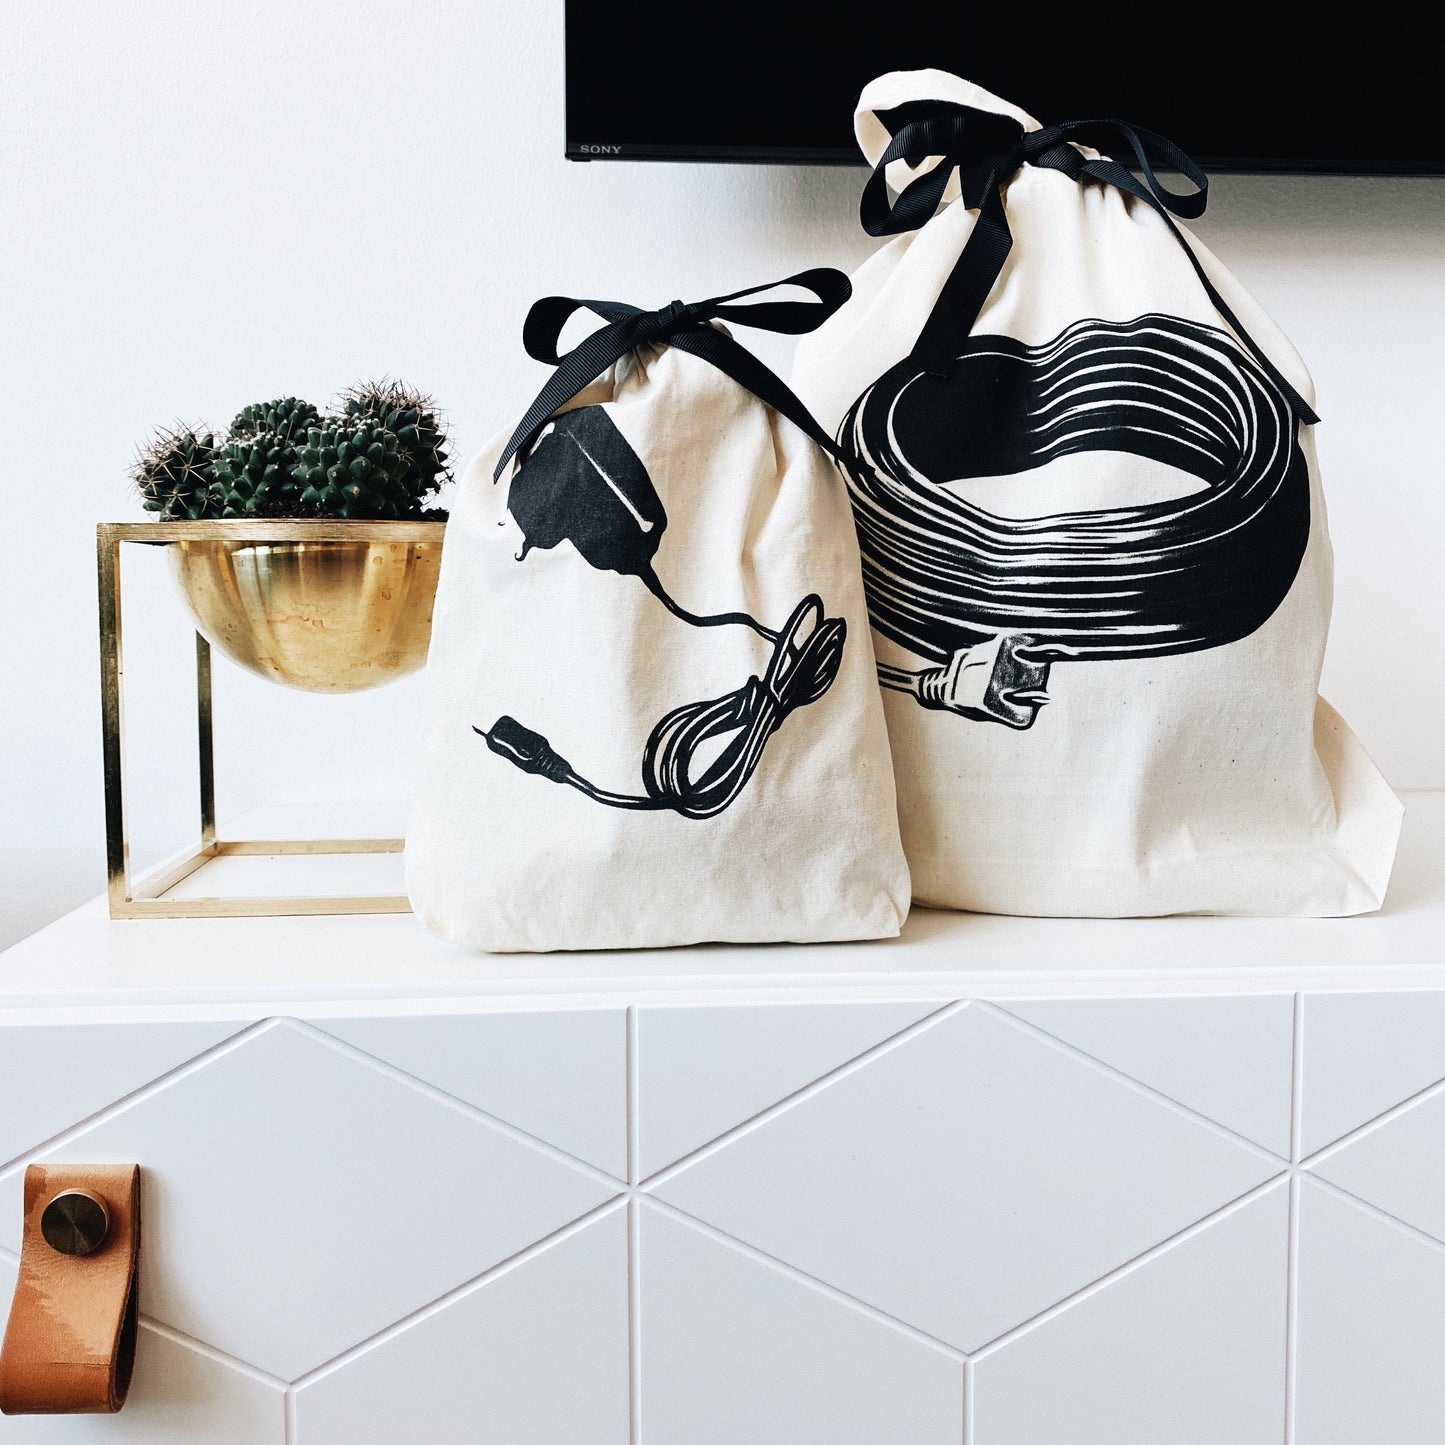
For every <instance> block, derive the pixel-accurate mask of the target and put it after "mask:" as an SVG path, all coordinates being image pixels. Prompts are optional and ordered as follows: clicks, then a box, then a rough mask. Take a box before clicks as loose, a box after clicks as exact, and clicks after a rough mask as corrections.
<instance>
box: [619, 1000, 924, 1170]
mask: <svg viewBox="0 0 1445 1445" xmlns="http://www.w3.org/2000/svg"><path fill="white" fill-rule="evenodd" d="M937 1008H938V1005H937V1004H936V1003H924V1004H918V1003H856V1004H854V1003H843V1004H762V1005H757V1006H747V1005H744V1006H729V1007H725V1008H719V1007H716V1006H714V1007H710V1008H642V1009H639V1010H638V1011H637V1049H638V1071H639V1076H640V1079H641V1111H640V1127H639V1145H638V1148H639V1154H640V1162H641V1173H642V1177H643V1178H646V1177H647V1176H648V1175H649V1174H654V1173H656V1172H657V1170H659V1169H662V1168H664V1167H665V1166H666V1165H668V1164H671V1163H673V1161H674V1160H677V1159H681V1158H682V1157H683V1155H685V1154H690V1153H691V1152H692V1151H693V1150H694V1149H698V1148H701V1146H702V1145H704V1144H707V1143H709V1142H710V1141H712V1140H713V1139H716V1138H717V1137H718V1135H720V1134H725V1133H726V1132H727V1131H728V1130H729V1129H732V1128H734V1127H736V1126H737V1125H738V1124H741V1123H742V1122H743V1121H744V1120H746V1119H751V1118H752V1117H753V1115H754V1114H757V1113H760V1112H761V1111H762V1110H764V1109H766V1108H768V1107H769V1106H770V1105H772V1104H776V1103H777V1102H778V1101H779V1100H780V1099H785V1098H787V1096H788V1095H789V1094H791V1093H793V1092H794V1091H795V1090H797V1089H801V1088H802V1087H803V1086H804V1085H805V1084H811V1083H812V1082H813V1080H814V1079H817V1078H820V1077H821V1076H822V1075H823V1074H826V1073H828V1072H829V1071H830V1070H832V1069H836V1068H837V1067H838V1066H839V1065H841V1064H846V1063H847V1062H848V1061H849V1060H850V1059H855V1058H857V1057H858V1055H859V1054H861V1053H863V1052H865V1051H866V1050H868V1049H871V1048H872V1047H874V1045H876V1044H879V1043H882V1042H883V1040H884V1039H887V1038H890V1037H892V1035H894V1034H896V1033H898V1032H899V1031H900V1030H901V1029H905V1028H907V1027H908V1025H909V1024H912V1023H916V1022H917V1021H918V1020H919V1019H922V1018H926V1017H927V1016H928V1015H929V1014H931V1013H933V1012H934V1011H935V1010H936V1009H937Z"/></svg>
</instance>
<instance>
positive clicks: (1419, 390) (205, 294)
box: [0, 0, 1445, 944]
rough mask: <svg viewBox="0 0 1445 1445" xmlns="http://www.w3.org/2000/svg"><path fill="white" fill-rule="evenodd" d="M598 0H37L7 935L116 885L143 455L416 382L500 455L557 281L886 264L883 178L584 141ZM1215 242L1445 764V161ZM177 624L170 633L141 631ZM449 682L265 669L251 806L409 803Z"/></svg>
mask: <svg viewBox="0 0 1445 1445" xmlns="http://www.w3.org/2000/svg"><path fill="white" fill-rule="evenodd" d="M561 10H562V6H561V4H560V0H546V3H535V0H531V3H529V0H411V3H406V4H402V5H396V4H391V5H379V4H371V3H365V4H362V3H355V4H347V3H344V0H251V3H248V4H245V5H238V4H226V5H214V6H205V5H197V4H195V3H194V0H130V3H127V4H123V5H117V4H114V3H112V0H106V3H96V0H11V3H10V4H9V6H8V7H7V11H6V23H5V27H4V29H5V38H4V44H3V47H0V397H3V398H5V400H4V403H3V410H0V416H3V427H4V438H5V440H4V444H3V447H0V477H3V485H4V496H3V503H4V520H3V521H0V679H3V681H0V944H3V943H6V942H8V941H10V940H12V939H14V938H16V937H18V936H20V935H21V934H22V933H24V932H26V931H28V930H30V929H32V928H34V927H36V926H38V925H39V924H41V923H43V922H45V921H46V920H47V919H49V918H52V917H54V916H55V915H56V914H58V913H60V912H61V911H62V910H64V909H65V908H67V907H69V906H71V905H72V904H74V903H76V902H78V901H80V900H81V899H83V898H84V897H86V896H87V895H88V894H90V893H93V892H95V891H96V890H97V889H98V888H99V887H100V885H101V883H102V881H103V879H102V872H103V870H102V839H101V812H100V789H101V777H100V762H99V746H98V722H97V685H96V650H95V588H94V570H93V569H94V562H93V528H94V524H95V522H96V521H98V520H101V519H115V518H121V517H129V516H133V515H134V516H139V515H140V513H139V512H138V510H137V504H136V503H135V502H134V501H133V499H132V497H131V496H130V494H129V492H128V490H127V483H126V480H125V470H126V466H127V463H128V461H129V459H130V456H131V452H132V450H133V447H134V444H135V442H136V441H137V440H138V439H139V438H141V437H142V436H144V435H145V434H146V432H147V431H148V430H149V429H150V427H151V426H152V425H153V424H155V423H157V422H163V421H167V420H169V419H171V418H174V417H184V418H209V419H210V420H212V421H214V422H217V423H224V421H225V420H226V419H227V418H228V417H229V416H230V415H231V414H232V412H233V411H234V410H236V409H237V408H238V407H239V406H240V405H241V404H243V403H245V402H247V401H250V400H253V399H257V398H261V397H266V396H272V395H278V394H283V393H290V392H294V393H298V394H300V395H303V396H308V397H311V398H313V399H315V400H317V401H324V400H325V399H326V398H327V397H328V396H329V395H330V394H331V393H332V392H333V391H335V390H336V389H337V388H339V387H341V386H343V385H345V384H346V383H348V382H351V381H353V380H356V379H358V378H362V377H366V376H372V375H377V374H381V373H392V374H394V375H400V376H402V377H404V378H406V379H408V380H410V381H413V382H415V383H417V384H419V385H421V386H424V387H426V388H429V389H430V390H432V391H434V392H435V393H436V395H437V396H438V397H439V398H440V399H441V400H442V401H443V402H444V404H445V405H446V407H447V408H448V409H449V411H450V415H451V419H452V423H453V429H454V435H455V440H456V445H457V450H458V452H459V453H460V454H461V455H462V456H463V457H465V455H466V454H467V453H469V452H471V451H473V450H475V449H477V448H478V447H479V446H480V445H481V444H482V442H483V441H484V440H485V439H486V437H487V436H488V435H490V434H491V433H492V432H493V431H495V430H497V429H499V428H500V427H501V426H503V425H504V424H506V423H509V422H510V421H511V420H513V419H515V417H516V416H517V415H518V413H519V411H520V410H521V409H522V408H523V407H524V406H525V404H526V403H527V401H528V400H529V399H530V396H531V393H532V392H533V391H535V389H536V387H537V386H538V385H539V384H540V381H541V379H542V376H543V374H544V371H543V368H541V367H538V366H535V365H533V364H532V363H530V362H528V361H526V359H525V357H524V356H523V354H522V352H521V348H520V344H519V328H520V325H521V321H522V318H523V316H524V314H525V312H526V309H527V306H528V305H529V303H530V302H531V301H532V300H533V299H534V298H535V297H537V296H539V295H543V294H545V293H548V292H564V293H571V294H582V295H603V296H616V297H619V298H624V299H628V300H635V301H646V302H653V303H656V304H661V303H662V302H665V301H667V300H669V299H671V298H672V297H673V296H682V297H685V298H694V297H698V296H705V295H711V294H715V293H717V292H720V291H724V290H729V289H732V288H734V287H737V286H740V285H744V284H748V283H750V282H754V281H761V280H764V279H769V278H772V277H776V276H781V275H784V274H786V273H787V272H788V271H789V270H792V269H796V268H797V267H799V266H801V265H812V264H818V263H819V262H833V263H835V264H838V265H842V266H844V267H851V266H852V265H854V264H856V263H857V262H858V261H859V260H860V259H861V258H862V257H863V256H864V255H865V254H866V252H867V250H868V247H869V245H870V244H871V243H869V242H867V240H866V238H865V237H864V236H863V235H862V234H861V232H860V231H859V230H858V228H857V225H856V220H855V207H856V200H857V194H858V190H859V186H860V184H861V180H862V173H861V172H860V171H854V170H821V169H820V170H812V171H809V170H787V169H767V168H740V167H702V166H682V165H665V166H644V165H617V164H610V165H608V164H593V165H573V164H569V163H567V162H566V161H564V160H563V159H562V50H561V46H562V23H561ZM1140 119H1142V120H1147V119H1148V117H1140ZM1199 230H1200V231H1201V233H1202V234H1203V235H1204V236H1205V238H1206V239H1207V240H1208V242H1209V243H1210V245H1211V246H1213V247H1214V249H1215V250H1216V251H1217V252H1219V254H1220V255H1221V256H1222V257H1223V258H1224V259H1225V260H1226V261H1227V262H1229V263H1230V264H1232V265H1233V266H1234V267H1235V268H1236V270H1237V271H1238V272H1239V274H1240V275H1241V277H1242V278H1243V279H1244V280H1245V281H1246V283H1247V284H1249V285H1250V286H1252V287H1253V288H1254V290H1255V291H1256V293H1257V294H1258V295H1259V296H1260V297H1261V299H1262V300H1263V301H1264V303H1265V304H1266V305H1267V306H1268V307H1269V308H1270V309H1271V310H1272V311H1273V313H1274V314H1275V315H1276V317H1277V318H1278V319H1279V321H1280V322H1281V323H1282V324H1283V326H1284V327H1285V329H1286V330H1287V331H1289V332H1290V333H1291V334H1292V336H1293V337H1294V339H1295V341H1296V343H1297V344H1298V346H1299V348H1300V350H1301V352H1302V353H1303V354H1304V356H1305V357H1306V359H1307V360H1308V361H1309V362H1310V364H1311V365H1312V367H1313V369H1314V372H1315V376H1316V380H1317V382H1318V384H1319V391H1320V398H1321V400H1320V407H1321V411H1322V414H1323V416H1324V418H1325V421H1324V424H1323V425H1322V426H1321V428H1320V433H1319V441H1320V450H1321V453H1322V456H1323V460H1324V465H1325V468H1326V479H1327V485H1328V487H1329V490H1330V499H1331V509H1332V514H1331V523H1332V527H1333V532H1334V538H1335V544H1336V548H1337V553H1338V593H1337V608H1336V620H1335V631H1334V636H1333V641H1332V644H1331V652H1330V659H1329V664H1328V673H1327V678H1326V690H1327V692H1328V693H1329V695H1330V696H1331V697H1332V699H1333V701H1334V702H1335V703H1336V704H1337V705H1338V706H1340V707H1341V708H1342V709H1343V710H1344V711H1345V713H1346V715H1347V716H1348V717H1349V718H1350V719H1351V721H1352V722H1353V723H1354V725H1355V726H1356V728H1357V730H1358V731H1359V732H1360V733H1361V735H1362V736H1363V737H1364V739H1365V741H1366V743H1367V744H1368V746H1369V747H1370V748H1371V749H1372V751H1373V752H1374V754H1375V756H1376V758H1377V759H1378V760H1379V762H1380V763H1381V765H1382V766H1383V767H1384V769H1385V771H1386V773H1387V774H1388V775H1389V777H1390V778H1391V780H1392V781H1393V782H1394V783H1395V784H1396V785H1397V786H1413V787H1421V786H1426V787H1445V731H1442V729H1441V727H1440V723H1439V719H1440V717H1441V716H1442V715H1445V667H1442V663H1445V650H1442V646H1441V641H1440V631H1439V625H1440V624H1439V620H1438V614H1439V613H1440V612H1441V611H1442V608H1445V584H1442V580H1441V575H1442V574H1441V554H1442V545H1445V487H1442V475H1441V472H1442V463H1441V460H1440V453H1439V448H1438V442H1437V438H1438V433H1439V419H1440V416H1441V410H1442V398H1445V359H1442V353H1445V347H1442V340H1445V182H1441V181H1433V180H1401V181H1381V180H1373V181H1366V180H1341V179H1327V180H1306V179H1285V180H1268V179H1259V178H1231V177H1225V178H1221V179H1220V180H1218V181H1217V182H1216V198H1215V201H1214V204H1213V207H1212V209H1211V212H1210V214H1209V217H1208V218H1207V219H1206V220H1205V221H1204V222H1202V223H1201V224H1200V226H1199ZM761 349H763V350H764V351H765V353H766V354H767V355H768V356H769V358H770V359H772V360H773V361H774V362H775V364H776V363H779V362H782V361H784V360H785V359H786V353H785V351H784V350H783V349H782V347H780V346H778V345H769V344H764V346H763V347H762V348H761ZM141 580H142V582H143V584H144V585H142V586H141V587H140V588H138V589H137V601H136V603H135V605H134V607H133V608H132V611H131V621H132V629H131V639H132V648H131V655H130V658H129V659H128V660H129V662H130V671H131V674H132V681H133V682H134V684H135V688H134V689H133V693H132V696H133V698H134V701H133V704H132V714H131V718H130V722H131V725H132V727H133V730H134V732H135V734H136V736H137V738H138V739H139V741H138V744H137V747H136V749H135V761H136V764H137V766H138V767H140V768H141V769H142V771H143V772H144V774H145V778H146V781H147V791H148V793H149V794H150V795H151V797H152V798H153V799H154V798H157V797H159V795H160V793H161V791H162V790H163V786H164V784H165V783H167V782H171V783H174V784H177V785H178V786H179V785H181V784H182V780H183V779H184V778H186V777H188V776H189V773H188V769H190V768H191V767H192V766H193V757H194V752H193V747H192V745H191V737H190V727H189V725H188V722H187V719H186V716H185V712H184V703H185V686H186V669H187V667H188V665H189V654H188V653H187V652H186V651H185V647H184V641H185V637H184V632H183V629H182V628H181V626H180V624H179V622H178V621H177V620H176V617H175V614H174V612H173V611H172V612H169V613H167V611H166V608H165V606H164V603H165V596H164V593H163V592H162V591H161V588H160V578H159V577H155V578H150V579H147V578H142V579H141ZM152 616H154V617H155V618H158V619H160V620H161V621H165V619H166V618H167V616H168V617H169V622H168V624H167V626H166V627H164V628H162V629H161V630H160V631H158V632H157V633H156V634H155V638H156V641H155V642H153V643H150V642H147V643H145V644H142V642H141V634H140V631H139V628H140V624H141V621H142V619H143V618H149V617H152ZM149 635H150V634H149V633H148V634H147V636H149ZM172 644H174V646H172ZM168 648H169V649H170V651H169V652H168V650H167V649H168ZM168 659H169V660H168ZM418 697H419V692H418V689H417V686H416V685H415V684H414V682H408V683H402V684H398V685H396V686H395V687H393V688H390V689H387V690H384V691H382V692H380V693H377V694H373V695H370V696H366V697H361V698H354V699H349V700H335V699H323V700H318V699H313V698H306V697H299V696H292V695H288V694H285V693H283V692H281V691H280V690H278V689H275V688H268V687H266V686H265V685H263V684H260V683H250V682H249V681H247V680H246V679H244V678H241V677H240V676H239V675H237V674H236V673H235V672H234V671H233V670H230V669H226V670H225V671H224V672H223V674H222V676H221V679H220V682H219V684H218V707H219V709H220V712H221V719H220V724H219V726H220V743H221V747H222V750H223V753H224V755H225V756H226V758H227V759H228V762H227V764H226V766H225V767H224V769H223V774H222V779H221V788H222V808H223V811H226V810H229V809H234V808H236V807H237V806H241V805H244V804H246V803H249V802H251V801H254V800H256V799H259V798H262V797H266V796H280V797H308V798H330V797H346V796H351V795H356V794H360V795H363V796H364V795H366V794H368V793H386V794H391V795H395V796H404V795H405V793H406V791H407V788H408V784H409V779H410V776H411V756H410V750H411V744H412V739H413V737H414V735H415V723H416V707H417V702H418ZM168 775H169V776H168ZM172 791H175V790H172ZM178 796H180V795H179V794H178ZM139 812H140V816H139V820H138V821H139V822H140V823H141V825H142V832H143V834H144V836H145V838H146V839H147V840H148V841H149V842H151V843H153V844H154V846H156V847H160V846H162V845H165V844H172V845H174V844H179V843H181V842H183V841H184V838H183V836H182V835H183V833H184V823H183V821H182V809H181V808H180V806H179V804H177V805H174V806H162V805H160V804H159V803H158V802H154V801H151V802H147V803H145V804H144V805H143V806H142V807H141V808H140V810H139Z"/></svg>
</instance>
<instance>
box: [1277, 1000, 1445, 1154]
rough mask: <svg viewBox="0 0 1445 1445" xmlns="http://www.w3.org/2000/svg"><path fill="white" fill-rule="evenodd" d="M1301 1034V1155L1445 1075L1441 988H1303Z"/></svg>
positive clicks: (1444, 1004) (1444, 1014)
mask: <svg viewBox="0 0 1445 1445" xmlns="http://www.w3.org/2000/svg"><path fill="white" fill-rule="evenodd" d="M1303 1034H1304V1037H1303V1046H1304V1117H1303V1145H1304V1152H1305V1153H1306V1154H1313V1153H1314V1152H1315V1151H1316V1150H1318V1149H1323V1148H1324V1147H1325V1145H1327V1144H1331V1143H1333V1142H1334V1141H1335V1140H1336V1139H1338V1138H1339V1137H1340V1136H1341V1135H1343V1134H1348V1133H1349V1131H1350V1130H1351V1129H1357V1128H1359V1126H1360V1125H1361V1124H1365V1123H1368V1122H1369V1120H1371V1119H1373V1118H1375V1117H1376V1116H1377V1115H1379V1114H1383V1113H1384V1112H1385V1110H1386V1109H1393V1108H1394V1107H1395V1105H1396V1104H1400V1103H1403V1102H1404V1101H1405V1100H1406V1099H1408V1098H1410V1097H1411V1096H1412V1095H1413V1094H1417V1093H1419V1092H1420V1090H1421V1089H1426V1088H1428V1087H1429V1086H1430V1085H1431V1084H1433V1083H1436V1082H1438V1081H1439V1080H1440V1079H1445V992H1431V993H1354V994H1349V993H1346V994H1308V995H1306V997H1305V1000H1304V1030H1303Z"/></svg>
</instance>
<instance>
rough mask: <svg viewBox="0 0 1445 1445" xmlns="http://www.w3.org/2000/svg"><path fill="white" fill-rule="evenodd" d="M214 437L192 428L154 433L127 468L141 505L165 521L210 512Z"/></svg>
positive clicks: (183, 520) (198, 517)
mask: <svg viewBox="0 0 1445 1445" xmlns="http://www.w3.org/2000/svg"><path fill="white" fill-rule="evenodd" d="M215 454H216V445H215V438H214V437H213V436H212V435H211V433H210V432H207V431H202V430H200V429H198V428H195V427H177V428H176V429H175V430H174V431H162V432H158V433H157V434H156V436H155V437H154V438H153V439H152V440H151V441H150V442H149V443H148V444H147V445H146V446H145V447H143V448H142V449H141V452H140V454H139V455H138V456H137V457H136V460H135V465H134V466H133V467H132V468H131V477H132V479H133V480H134V481H135V485H136V490H137V491H138V492H139V493H140V494H141V505H142V506H144V507H145V509H146V511H148V512H158V513H160V516H161V520H162V521H167V522H188V521H189V522H193V521H197V520H198V519H200V518H202V517H208V516H213V515H214V509H213V498H212V486H213V483H214V481H215V475H214V471H213V463H214V461H215Z"/></svg>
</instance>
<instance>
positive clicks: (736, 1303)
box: [302, 1204, 963, 1445]
mask: <svg viewBox="0 0 1445 1445" xmlns="http://www.w3.org/2000/svg"><path fill="white" fill-rule="evenodd" d="M641 1210H642V1229H641V1234H642V1238H641V1243H642V1251H641V1253H642V1370H641V1376H642V1399H641V1411H640V1422H641V1427H642V1428H641V1438H642V1440H644V1441H645V1442H646V1445H958V1442H959V1439H960V1436H961V1432H962V1426H963V1366H962V1363H961V1362H960V1361H958V1360H957V1359H955V1358H953V1357H951V1356H950V1355H948V1354H946V1353H945V1352H944V1351H942V1350H940V1349H938V1348H936V1347H935V1346H932V1345H929V1344H927V1343H926V1342H923V1341H919V1340H916V1339H913V1338H910V1337H909V1336H908V1335H907V1334H905V1333H904V1332H903V1331H901V1330H899V1329H897V1328H896V1327H894V1326H893V1325H890V1324H887V1323H885V1322H882V1321H880V1320H877V1319H874V1318H872V1317H870V1316H869V1315H867V1314H865V1313H864V1312H862V1311H861V1310H859V1309H857V1308H856V1307H854V1306H853V1305H851V1304H848V1303H846V1302H844V1301H840V1300H838V1299H836V1298H833V1297H832V1296H830V1295H828V1294H826V1293H824V1292H823V1291H822V1290H820V1289H818V1288H816V1287H815V1286H810V1285H809V1284H807V1283H805V1282H803V1281H800V1280H797V1279H794V1278H793V1277H791V1276H790V1275H788V1274H786V1273H785V1272H783V1271H781V1270H777V1269H774V1268H772V1267H770V1266H768V1265H767V1264H764V1263H760V1262H759V1261H757V1260H755V1259H752V1258H750V1257H749V1256H748V1255H746V1254H745V1253H743V1252H742V1251H741V1250H738V1249H737V1248H735V1247H733V1246H731V1245H729V1244H727V1243H724V1242H721V1241H719V1240H716V1239H714V1238H712V1237H710V1236H709V1235H707V1234H705V1233H704V1232H702V1231H701V1230H698V1229H696V1228H694V1227H693V1226H692V1225H690V1224H686V1223H683V1222H681V1221H679V1220H677V1219H674V1218H671V1217H669V1216H667V1215H665V1214H663V1213H662V1212H661V1211H660V1210H658V1209H657V1208H656V1207H655V1206H652V1205H648V1204H643V1205H642V1206H641ZM302 1445H310V1442H306V1441H303V1442H302ZM559 1445H560V1442H559Z"/></svg>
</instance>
